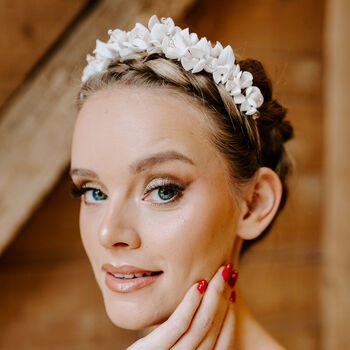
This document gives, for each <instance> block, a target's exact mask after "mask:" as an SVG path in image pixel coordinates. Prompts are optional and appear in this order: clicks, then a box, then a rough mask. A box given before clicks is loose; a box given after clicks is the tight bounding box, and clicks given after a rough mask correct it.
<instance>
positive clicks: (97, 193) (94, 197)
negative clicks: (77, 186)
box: [84, 187, 107, 203]
mask: <svg viewBox="0 0 350 350" xmlns="http://www.w3.org/2000/svg"><path fill="white" fill-rule="evenodd" d="M84 190H85V191H84V192H85V201H86V202H88V203H91V202H94V201H95V202H99V201H103V200H105V199H106V198H107V195H106V194H104V193H103V192H102V191H101V190H99V189H97V188H88V187H87V188H86V189H84Z"/></svg>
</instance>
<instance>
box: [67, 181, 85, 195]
mask: <svg viewBox="0 0 350 350" xmlns="http://www.w3.org/2000/svg"><path fill="white" fill-rule="evenodd" d="M88 189H89V188H88V187H81V188H79V187H78V186H77V185H75V184H74V183H72V184H71V189H70V193H71V195H72V196H73V197H74V198H77V197H80V196H82V195H83V194H84V193H85V192H86V191H87V190H88Z"/></svg>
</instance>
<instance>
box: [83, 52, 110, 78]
mask: <svg viewBox="0 0 350 350" xmlns="http://www.w3.org/2000/svg"><path fill="white" fill-rule="evenodd" d="M86 60H87V61H88V65H87V66H86V67H85V68H84V71H83V76H82V78H81V79H82V81H83V82H85V81H86V80H88V79H89V78H90V76H91V75H93V74H95V73H99V72H102V71H103V70H104V69H106V68H107V66H108V65H109V63H110V62H111V58H106V57H103V56H100V55H96V56H95V57H93V56H91V55H87V56H86Z"/></svg>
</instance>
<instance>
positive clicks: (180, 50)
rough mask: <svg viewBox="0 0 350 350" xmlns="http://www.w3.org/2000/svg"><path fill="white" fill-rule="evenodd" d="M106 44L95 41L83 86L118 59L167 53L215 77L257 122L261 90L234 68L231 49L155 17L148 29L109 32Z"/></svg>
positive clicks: (191, 68) (137, 27) (185, 65)
mask: <svg viewBox="0 0 350 350" xmlns="http://www.w3.org/2000/svg"><path fill="white" fill-rule="evenodd" d="M108 34H109V36H110V38H109V40H108V42H107V43H104V42H102V41H100V40H96V48H95V50H94V51H93V53H94V54H95V56H91V55H87V58H86V60H87V62H88V65H87V66H86V67H85V68H84V71H83V75H82V78H81V80H82V82H85V81H87V80H88V79H89V77H91V76H92V75H93V74H95V73H98V72H102V71H104V70H105V69H107V68H108V66H109V64H111V63H112V62H113V61H115V60H116V59H120V60H121V61H122V60H125V59H128V58H134V57H135V56H137V55H140V56H142V54H144V53H145V52H147V54H148V55H150V54H152V53H164V54H165V57H167V58H170V59H177V60H178V61H180V62H181V65H182V67H183V68H184V69H185V70H186V71H192V73H198V72H200V71H201V70H203V69H204V70H205V71H206V72H209V73H212V74H213V79H214V81H215V83H216V84H218V83H222V84H224V85H225V88H226V90H227V91H229V93H230V95H231V96H232V98H233V101H234V103H235V104H236V105H240V107H239V109H240V112H241V113H244V114H247V115H253V117H255V118H257V117H258V113H257V108H259V107H260V106H261V105H262V104H263V102H264V97H263V95H262V93H261V91H260V89H259V88H258V87H256V86H253V76H252V74H251V73H250V72H246V71H241V70H240V67H239V65H238V64H235V55H234V53H233V51H232V48H231V46H230V45H228V46H226V47H225V48H223V47H222V45H221V43H219V42H218V41H217V42H216V45H215V47H212V45H211V43H210V41H208V40H207V39H206V38H205V37H203V38H201V39H198V35H197V34H196V33H189V29H188V28H186V29H181V28H180V27H178V26H175V24H174V21H173V19H172V18H170V17H168V18H164V17H163V18H161V20H160V21H159V19H158V17H157V16H156V15H153V16H152V17H151V18H150V19H149V21H148V28H146V27H145V26H144V25H142V24H140V23H136V25H135V27H134V28H133V29H132V30H131V31H129V32H125V31H122V30H120V29H115V30H109V31H108Z"/></svg>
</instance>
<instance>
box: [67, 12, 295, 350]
mask: <svg viewBox="0 0 350 350" xmlns="http://www.w3.org/2000/svg"><path fill="white" fill-rule="evenodd" d="M109 35H110V39H109V41H108V42H107V43H103V42H100V41H97V46H96V49H95V51H94V53H95V54H96V55H95V56H94V57H93V56H89V55H88V62H89V63H88V65H87V67H86V68H85V70H84V74H83V77H82V81H83V84H82V86H81V91H80V94H79V107H80V110H79V114H78V118H77V122H76V126H75V130H74V135H73V142H72V161H71V163H72V164H71V177H72V180H73V183H74V184H73V194H74V195H76V196H82V202H81V211H80V230H81V236H82V241H83V244H84V248H85V250H86V252H87V255H88V257H89V259H90V262H91V265H92V268H93V271H94V274H95V277H96V280H97V283H98V285H99V287H100V289H101V292H102V295H103V298H104V303H105V307H106V311H107V314H108V316H109V317H110V319H111V320H112V322H113V323H114V324H115V325H117V326H119V327H122V328H126V329H135V330H136V329H145V328H148V327H153V328H152V329H153V330H152V331H151V332H150V333H149V334H148V335H147V336H146V337H144V338H142V339H140V340H138V341H137V342H136V343H135V344H133V345H131V346H130V348H129V349H130V350H131V349H170V348H171V349H282V347H281V345H279V344H278V343H277V342H276V341H275V340H273V338H272V337H271V336H270V335H269V334H268V333H267V332H266V331H265V330H264V329H263V328H262V327H261V326H260V325H259V324H258V322H257V321H256V320H255V319H254V318H253V316H252V315H251V314H250V312H249V310H248V308H247V307H246V305H245V303H244V299H243V296H242V295H241V292H240V290H239V288H238V284H237V283H236V282H237V277H238V257H239V254H240V251H241V246H242V242H243V240H252V239H255V238H257V237H259V236H261V235H262V234H263V233H266V231H267V229H268V228H269V227H270V224H271V223H272V221H273V220H274V218H275V216H276V214H277V212H278V210H279V209H280V208H281V203H282V204H283V203H284V199H285V191H284V180H285V177H286V175H287V172H288V168H289V163H288V158H287V156H286V153H285V149H284V145H283V144H284V142H285V141H287V140H288V139H289V138H290V137H291V136H292V128H291V126H290V124H289V122H287V121H285V120H284V117H285V109H284V108H283V107H281V106H280V105H279V104H278V103H277V102H276V101H275V100H273V99H272V96H271V94H272V92H271V85H270V82H269V80H268V79H267V77H266V75H265V73H264V70H263V67H262V66H261V64H260V63H259V62H258V61H255V60H242V61H239V62H235V57H234V54H233V51H232V49H231V47H230V46H227V47H225V48H223V47H222V46H221V44H220V43H218V42H217V43H216V45H215V46H212V45H211V43H210V42H208V41H207V40H206V39H205V38H202V39H199V38H198V36H197V35H196V34H195V33H191V34H190V33H189V31H188V29H185V30H182V29H181V28H179V27H177V26H175V24H174V22H173V20H172V19H171V18H162V19H161V21H159V20H158V18H157V17H156V16H152V17H151V18H150V20H149V23H148V28H146V27H144V26H143V25H141V24H139V23H137V24H136V26H135V28H133V29H132V30H131V31H130V32H124V31H121V30H119V29H116V30H114V31H109Z"/></svg>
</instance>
